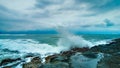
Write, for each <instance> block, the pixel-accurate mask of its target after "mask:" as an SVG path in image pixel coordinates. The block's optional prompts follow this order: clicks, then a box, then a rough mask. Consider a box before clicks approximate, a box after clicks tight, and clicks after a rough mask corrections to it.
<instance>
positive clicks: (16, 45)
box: [0, 34, 120, 68]
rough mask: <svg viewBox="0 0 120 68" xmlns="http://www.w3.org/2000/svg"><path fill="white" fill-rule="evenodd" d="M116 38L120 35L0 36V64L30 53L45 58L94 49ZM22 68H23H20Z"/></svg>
mask: <svg viewBox="0 0 120 68" xmlns="http://www.w3.org/2000/svg"><path fill="white" fill-rule="evenodd" d="M115 38H120V35H117V34H107V35H104V34H100V35H99V34H88V35H87V34H85V35H71V34H63V35H60V34H0V62H1V61H2V60H3V59H7V58H21V57H24V56H25V55H27V54H29V53H33V54H39V55H41V57H42V58H44V57H45V56H47V55H51V54H54V53H60V51H62V50H68V49H70V48H71V47H74V46H75V47H86V46H88V47H92V46H95V45H99V44H107V41H108V42H109V41H110V40H112V39H115ZM25 59H26V58H24V60H25ZM25 61H26V60H25ZM21 63H22V62H21ZM20 65H21V64H20ZM17 68H18V67H17ZM20 68H22V67H21V66H20Z"/></svg>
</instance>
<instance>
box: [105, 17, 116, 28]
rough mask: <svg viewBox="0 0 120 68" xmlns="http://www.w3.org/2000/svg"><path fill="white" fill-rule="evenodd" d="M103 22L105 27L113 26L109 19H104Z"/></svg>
mask: <svg viewBox="0 0 120 68" xmlns="http://www.w3.org/2000/svg"><path fill="white" fill-rule="evenodd" d="M104 22H105V24H106V26H107V27H110V26H114V23H113V22H111V21H110V20H109V19H105V20H104Z"/></svg>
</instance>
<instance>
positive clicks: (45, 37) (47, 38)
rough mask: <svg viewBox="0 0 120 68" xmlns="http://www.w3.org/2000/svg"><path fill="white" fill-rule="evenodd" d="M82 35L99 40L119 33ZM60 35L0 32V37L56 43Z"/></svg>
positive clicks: (117, 36) (116, 36) (87, 38)
mask: <svg viewBox="0 0 120 68" xmlns="http://www.w3.org/2000/svg"><path fill="white" fill-rule="evenodd" d="M78 36H82V37H83V38H85V39H86V40H89V41H100V40H106V39H115V38H120V35H119V34H107V35H106V34H84V35H78ZM60 37H61V36H60V35H59V34H1V35H0V39H33V40H37V41H39V42H40V43H47V44H51V45H53V44H54V45H56V42H57V41H58V40H59V38H60Z"/></svg>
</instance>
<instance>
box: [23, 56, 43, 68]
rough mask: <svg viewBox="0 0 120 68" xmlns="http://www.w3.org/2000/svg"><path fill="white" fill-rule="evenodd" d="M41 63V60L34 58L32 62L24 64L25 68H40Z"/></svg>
mask: <svg viewBox="0 0 120 68" xmlns="http://www.w3.org/2000/svg"><path fill="white" fill-rule="evenodd" d="M41 63H42V62H41V58H39V57H34V58H33V59H32V60H31V62H29V63H25V64H23V68H39V67H40V66H41Z"/></svg>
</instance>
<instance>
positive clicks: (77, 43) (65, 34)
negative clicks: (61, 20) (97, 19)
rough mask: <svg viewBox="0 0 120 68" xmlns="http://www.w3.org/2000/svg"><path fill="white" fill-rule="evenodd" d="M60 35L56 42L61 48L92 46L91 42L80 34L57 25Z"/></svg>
mask: <svg viewBox="0 0 120 68" xmlns="http://www.w3.org/2000/svg"><path fill="white" fill-rule="evenodd" d="M56 30H57V31H58V33H59V35H60V39H59V40H58V42H57V45H58V46H61V47H63V49H70V48H74V47H80V48H82V47H92V46H93V44H92V43H91V42H89V41H88V40H85V39H84V38H83V37H82V36H78V35H75V34H73V33H71V32H70V31H69V30H67V29H66V28H65V27H62V26H59V27H57V28H56Z"/></svg>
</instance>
